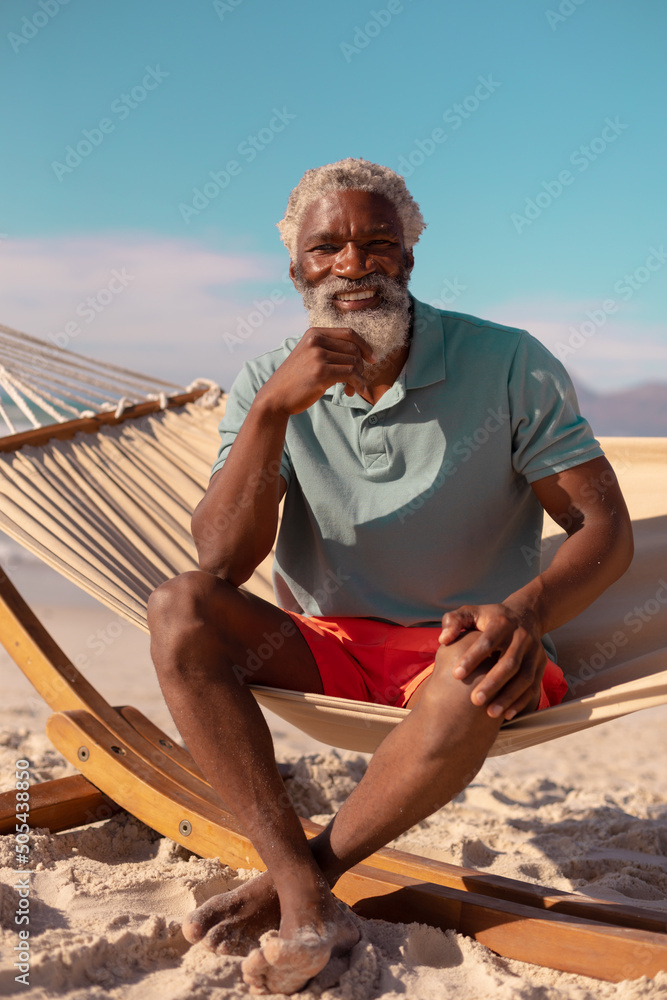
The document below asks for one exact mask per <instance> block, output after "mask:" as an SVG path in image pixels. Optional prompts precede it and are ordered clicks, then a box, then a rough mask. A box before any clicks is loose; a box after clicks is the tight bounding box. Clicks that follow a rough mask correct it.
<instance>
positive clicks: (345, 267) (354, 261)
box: [331, 242, 377, 278]
mask: <svg viewBox="0 0 667 1000" xmlns="http://www.w3.org/2000/svg"><path fill="white" fill-rule="evenodd" d="M376 270H377V268H376V264H375V261H374V260H373V258H372V257H371V256H370V255H369V254H367V253H366V251H365V250H364V249H363V248H362V247H358V246H357V245H356V244H355V243H352V242H350V243H346V244H345V246H344V247H341V249H340V250H339V251H338V253H337V254H336V259H335V261H334V263H333V265H332V267H331V271H332V273H333V274H335V275H338V277H340V278H363V277H365V275H367V274H373V273H374V272H375V271H376Z"/></svg>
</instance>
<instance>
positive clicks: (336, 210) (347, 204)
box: [299, 191, 403, 246]
mask: <svg viewBox="0 0 667 1000" xmlns="http://www.w3.org/2000/svg"><path fill="white" fill-rule="evenodd" d="M383 232H385V233H390V234H392V235H395V236H398V237H399V239H401V241H402V236H403V232H402V227H401V223H400V220H399V218H398V213H397V212H396V209H395V208H394V206H393V205H392V203H391V202H390V201H389V200H388V199H387V198H385V197H384V196H383V195H381V194H376V193H375V192H371V191H330V192H329V193H328V194H325V195H323V196H322V197H321V198H318V199H316V200H315V201H314V202H312V203H311V204H310V205H309V206H308V208H307V209H306V212H305V215H304V216H303V219H302V221H301V226H300V228H299V246H303V245H304V243H305V242H309V241H311V240H313V239H322V238H324V237H333V236H336V237H338V238H339V239H343V238H347V239H359V238H361V237H363V236H367V235H369V234H377V233H383Z"/></svg>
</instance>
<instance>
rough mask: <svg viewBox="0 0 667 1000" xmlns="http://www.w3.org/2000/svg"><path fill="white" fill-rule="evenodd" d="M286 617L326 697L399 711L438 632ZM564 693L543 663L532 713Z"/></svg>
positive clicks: (425, 666)
mask: <svg viewBox="0 0 667 1000" xmlns="http://www.w3.org/2000/svg"><path fill="white" fill-rule="evenodd" d="M283 610H284V609H283ZM286 614H288V615H289V616H290V618H292V619H293V621H294V622H295V623H296V625H297V627H298V629H299V631H300V632H301V635H302V636H303V637H304V639H305V640H306V642H307V643H308V646H309V647H310V650H311V652H312V654H313V656H314V657H315V662H316V663H317V667H318V669H319V672H320V676H321V678H322V684H323V686H324V693H325V694H327V695H331V696H333V697H335V698H351V699H353V700H355V701H369V702H373V703H374V704H376V705H392V706H394V707H396V708H405V706H406V704H407V703H408V701H409V700H410V697H411V695H412V694H414V692H415V691H416V690H417V688H418V687H419V685H420V684H421V683H422V681H425V680H426V678H427V677H429V676H430V675H431V673H432V672H433V667H434V666H435V662H434V661H435V654H436V652H437V650H438V646H439V643H438V636H439V635H440V632H441V629H440V628H439V627H437V626H430V625H429V626H422V625H418V626H415V627H408V628H406V627H405V626H404V625H394V624H389V623H388V622H379V621H375V619H373V618H319V617H312V618H307V617H305V616H304V615H299V614H296V612H294V611H287V612H286ZM566 691H567V683H566V681H565V678H564V677H563V671H562V670H561V669H560V667H558V666H557V665H556V664H555V663H553V662H552V661H551V660H547V667H546V670H545V672H544V677H543V678H542V691H541V697H540V703H539V705H538V706H537V707H538V709H541V708H549V706H551V705H558V704H559V703H560V702H561V701H562V700H563V698H564V696H565V692H566Z"/></svg>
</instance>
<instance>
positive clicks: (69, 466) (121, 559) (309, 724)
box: [0, 393, 667, 754]
mask: <svg viewBox="0 0 667 1000" xmlns="http://www.w3.org/2000/svg"><path fill="white" fill-rule="evenodd" d="M215 395H217V394H216V393H208V394H207V396H206V397H202V400H199V401H198V402H197V403H193V404H189V405H187V406H185V407H182V408H179V409H172V410H163V411H161V412H156V413H153V414H151V415H149V416H145V417H141V418H139V419H128V420H126V421H125V422H124V423H122V424H119V425H117V426H105V427H102V428H101V429H100V430H99V431H98V433H95V434H88V433H79V434H76V435H75V436H74V437H73V438H71V439H70V440H58V439H55V438H52V439H51V440H49V441H48V443H46V444H44V445H41V446H40V447H30V446H26V447H22V448H21V449H20V450H18V451H13V450H11V448H12V438H11V437H10V438H4V439H2V440H0V451H1V453H0V496H1V497H2V499H1V501H0V508H1V509H0V527H1V528H2V529H3V530H4V531H5V532H6V533H7V534H8V535H10V536H11V537H12V538H14V539H16V540H17V541H18V542H20V543H21V544H22V545H24V546H25V547H26V548H27V549H29V550H30V551H31V552H33V553H34V554H35V555H37V556H38V557H39V558H40V559H43V560H44V562H46V563H48V564H49V565H50V566H52V567H53V568H54V569H56V570H57V571H58V572H60V573H62V574H63V575H64V576H65V577H67V578H68V579H70V580H72V581H73V582H74V583H76V584H77V585H78V586H80V587H81V588H82V589H84V590H85V591H87V592H88V593H90V594H92V595H93V596H94V597H95V598H97V599H98V600H99V601H101V602H102V603H103V604H105V605H106V606H107V607H109V608H110V609H111V610H113V611H114V612H116V613H117V614H119V615H121V616H122V617H124V618H126V619H127V620H128V621H131V622H133V623H134V624H135V625H137V626H139V627H140V628H143V629H146V628H147V626H146V602H147V599H148V596H149V594H150V593H151V591H152V590H153V589H154V588H155V587H156V586H158V585H159V584H160V583H161V582H163V581H164V580H167V579H169V578H171V577H173V576H175V575H176V574H178V573H182V572H184V571H186V570H190V569H195V568H197V562H196V555H195V549H194V545H193V543H192V539H191V537H190V517H191V514H192V511H193V509H194V507H195V506H196V504H197V502H198V501H199V499H200V497H201V496H202V494H203V492H204V490H205V489H206V485H207V483H208V478H209V470H210V467H211V464H212V460H213V457H214V456H215V453H216V450H217V443H218V435H217V425H218V422H219V420H220V417H221V416H222V414H223V413H224V405H225V398H224V397H222V398H221V399H220V400H219V401H218V402H217V403H216V404H215V405H212V397H214V396H215ZM202 404H203V405H202ZM602 444H603V447H604V448H605V450H606V452H607V454H608V456H609V459H610V461H611V462H612V464H613V465H614V466H615V468H616V469H617V472H618V473H619V478H620V480H621V485H622V487H623V489H624V492H625V494H626V498H628V499H629V502H630V503H629V505H630V509H631V514H632V515H633V518H634V519H635V520H634V527H635V541H636V556H635V560H634V563H633V565H632V567H631V569H630V570H629V572H628V573H627V574H626V575H625V576H624V577H623V578H622V579H621V580H619V581H618V582H617V583H616V584H615V585H614V586H612V587H611V588H610V589H609V590H608V591H607V592H606V593H605V594H604V595H603V597H602V598H600V599H599V600H598V601H597V602H596V603H595V604H594V605H593V607H592V608H589V609H588V610H587V611H586V612H585V613H584V614H583V615H581V616H579V618H577V619H576V620H575V621H574V622H570V623H569V624H568V625H566V626H564V627H563V628H561V629H558V630H557V631H556V632H554V633H553V636H554V639H555V641H556V644H557V646H558V650H559V662H560V664H561V666H562V667H563V669H564V671H565V674H566V677H567V678H568V680H569V682H570V687H571V694H572V696H573V697H574V700H571V701H569V702H568V703H566V704H563V705H560V706H557V707H555V708H551V709H546V710H543V711H541V712H538V713H533V714H532V715H529V716H525V717H523V718H520V719H516V720H513V721H512V722H510V723H507V724H505V725H504V726H503V728H502V729H501V731H500V734H499V736H498V739H497V741H496V743H495V745H494V747H493V749H492V754H502V753H507V752H510V751H512V750H516V749H520V748H523V747H527V746H531V745H533V744H537V743H541V742H543V741H545V740H550V739H554V738H556V737H558V736H563V735H566V734H568V733H571V732H574V731H576V730H578V729H584V728H587V727H588V726H593V725H597V724H599V723H600V722H604V721H607V720H609V719H613V718H617V717H618V716H620V715H624V714H627V713H629V712H634V711H638V710H640V709H643V708H650V707H654V706H656V705H659V704H663V703H666V702H667V628H666V627H665V619H666V610H667V579H666V578H667V488H666V487H667V482H666V481H665V480H666V479H667V461H666V460H667V439H660V438H644V439H641V438H638V439H632V438H628V439H608V440H606V441H603V442H602ZM557 531H558V529H557V528H556V527H555V525H553V524H550V525H548V526H547V527H546V529H545V536H544V538H543V541H542V545H541V548H542V549H543V552H544V556H545V557H546V559H547V560H548V558H549V557H550V556H552V555H553V552H554V551H555V550H556V548H557V546H558V544H559V543H560V540H562V535H558V536H557V535H556V532H557ZM526 558H527V559H529V560H531V559H535V565H537V562H536V559H537V553H534V554H531V553H527V554H526ZM271 562H272V554H270V555H269V556H268V557H267V559H266V560H265V561H264V562H263V563H262V564H261V565H260V566H259V567H258V569H257V571H256V572H255V574H254V576H253V577H252V578H251V579H250V580H249V581H248V583H247V584H246V588H247V589H248V590H250V591H251V592H253V593H255V594H257V595H258V596H260V597H262V598H264V599H265V600H268V601H271V602H272V603H273V602H274V596H273V589H272V586H271ZM254 691H255V696H256V697H257V699H258V701H260V703H261V704H263V705H265V706H266V707H268V708H270V709H271V710H272V711H274V712H276V713H277V714H278V715H281V716H282V717H283V718H285V719H286V720H287V721H290V722H293V723H294V724H295V725H297V726H299V727H300V728H302V729H304V730H305V731H306V732H308V733H310V734H311V735H313V736H314V737H316V738H317V739H320V740H322V741H323V742H327V743H330V744H332V745H334V746H339V747H343V748H346V749H352V750H361V751H367V752H372V751H374V750H375V749H376V748H377V746H378V745H379V743H380V742H381V740H382V739H383V738H384V736H385V735H386V734H387V732H388V731H389V730H390V728H391V727H392V726H394V725H396V724H397V723H398V722H399V721H400V720H401V719H402V718H403V717H404V715H405V710H402V709H392V708H386V707H383V706H379V705H378V706H376V705H368V704H365V703H359V702H354V701H346V700H344V699H338V698H327V697H321V696H316V695H311V694H295V693H293V692H289V691H282V690H278V689H271V688H255V689H254Z"/></svg>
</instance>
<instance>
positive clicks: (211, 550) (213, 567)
mask: <svg viewBox="0 0 667 1000" xmlns="http://www.w3.org/2000/svg"><path fill="white" fill-rule="evenodd" d="M192 538H193V540H194V543H195V548H196V550H197V562H198V563H199V568H200V570H202V572H204V573H211V575H212V576H217V577H219V578H220V579H221V580H226V581H227V582H228V583H231V584H232V586H233V587H240V586H241V584H242V583H245V582H246V580H249V579H250V577H251V576H252V574H253V572H254V570H255V567H254V566H252V565H243V564H242V562H241V560H239V558H238V555H237V556H236V557H235V556H234V553H233V552H231V551H230V549H229V546H228V545H226V544H224V540H223V539H221V538H220V536H219V535H218V534H211V533H210V532H209V531H206V530H204V532H203V533H202V532H201V531H200V532H198V531H197V525H196V523H195V519H194V518H193V521H192Z"/></svg>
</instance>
